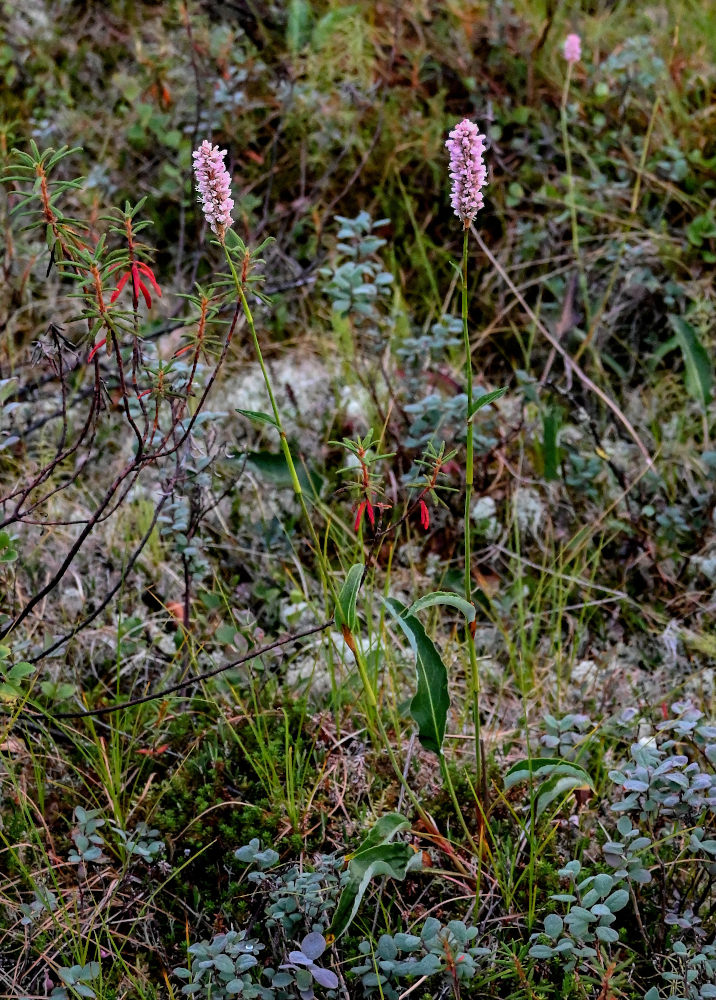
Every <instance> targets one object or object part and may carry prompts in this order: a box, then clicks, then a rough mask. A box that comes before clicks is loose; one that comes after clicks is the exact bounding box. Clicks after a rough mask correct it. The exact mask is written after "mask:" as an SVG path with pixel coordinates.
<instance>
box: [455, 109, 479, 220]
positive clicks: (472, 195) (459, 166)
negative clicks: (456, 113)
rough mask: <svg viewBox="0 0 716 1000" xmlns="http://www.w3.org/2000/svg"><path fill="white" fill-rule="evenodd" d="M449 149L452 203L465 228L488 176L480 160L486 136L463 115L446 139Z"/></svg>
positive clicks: (471, 217)
mask: <svg viewBox="0 0 716 1000" xmlns="http://www.w3.org/2000/svg"><path fill="white" fill-rule="evenodd" d="M445 145H446V147H447V149H448V150H449V152H450V180H451V181H452V196H451V199H450V201H451V204H452V207H453V209H454V210H455V215H457V216H458V218H459V219H461V220H462V223H463V226H464V227H465V229H467V228H468V227H469V226H470V223H471V222H473V220H474V218H475V216H476V215H477V213H478V211H479V210H480V209H481V208H482V206H483V204H484V202H483V198H482V189H483V188H484V186H485V182H486V180H487V170H486V169H485V163H484V160H483V154H484V152H485V136H484V135H481V134H480V132H478V129H477V125H475V124H474V122H471V121H469V120H468V119H467V118H465V119H464V120H463V121H461V122H460V123H459V124H458V125H456V126H455V128H454V129H453V130H452V132H451V133H450V138H449V139H448V140H447V141H446V143H445Z"/></svg>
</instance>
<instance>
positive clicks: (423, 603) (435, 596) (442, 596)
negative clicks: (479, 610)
mask: <svg viewBox="0 0 716 1000" xmlns="http://www.w3.org/2000/svg"><path fill="white" fill-rule="evenodd" d="M436 604H446V605H447V606H448V607H451V608H457V610H458V611H462V613H463V614H464V615H465V618H466V619H467V621H468V622H474V621H475V606H474V604H470V602H469V601H466V600H465V598H464V597H460V595H459V594H453V593H452V592H451V591H449V590H435V591H433V593H432V594H426V595H425V596H424V597H420V598H418V600H417V601H415V602H414V603H413V604H411V605H410V607H409V608H408V614H409V615H416V614H417V613H418V611H423V610H424V609H425V608H432V607H434V606H435V605H436Z"/></svg>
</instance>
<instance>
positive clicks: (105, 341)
mask: <svg viewBox="0 0 716 1000" xmlns="http://www.w3.org/2000/svg"><path fill="white" fill-rule="evenodd" d="M106 343H107V338H106V337H105V338H104V340H100V342H99V344H95V345H94V347H93V348H92V350H91V351H90V352H89V356H88V357H87V364H89V363H90V361H91V360H92V358H93V357H94V356H95V354H96V353H97V351H98V350H99V349H100V347H104V345H105V344H106Z"/></svg>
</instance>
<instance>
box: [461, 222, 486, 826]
mask: <svg viewBox="0 0 716 1000" xmlns="http://www.w3.org/2000/svg"><path fill="white" fill-rule="evenodd" d="M468 235H469V230H468V229H465V232H464V235H463V244H462V333H463V338H464V341H465V382H466V386H467V416H466V419H467V453H466V456H465V528H464V547H465V600H466V601H469V603H470V604H472V573H471V572H470V570H471V562H472V557H471V550H470V509H471V507H472V487H473V481H474V464H475V455H474V453H475V447H474V440H473V421H472V417H471V413H472V351H471V349H470V332H469V330H468V326H467V240H468ZM467 647H468V653H469V656H470V681H471V684H472V720H473V724H474V727H475V770H476V773H477V787H478V788H482V786H483V781H482V768H483V761H482V737H481V731H480V671H479V669H478V666H477V654H476V652H475V641H474V639H473V637H472V635H471V634H470V631H469V627H468V636H467ZM460 815H462V814H460Z"/></svg>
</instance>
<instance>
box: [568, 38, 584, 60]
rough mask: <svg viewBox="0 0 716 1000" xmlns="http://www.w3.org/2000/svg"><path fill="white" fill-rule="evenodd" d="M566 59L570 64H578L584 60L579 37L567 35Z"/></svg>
mask: <svg viewBox="0 0 716 1000" xmlns="http://www.w3.org/2000/svg"><path fill="white" fill-rule="evenodd" d="M564 58H565V59H566V60H567V62H568V63H576V62H579V60H580V59H581V58H582V41H581V39H580V37H579V35H567V37H566V39H565V41H564Z"/></svg>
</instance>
